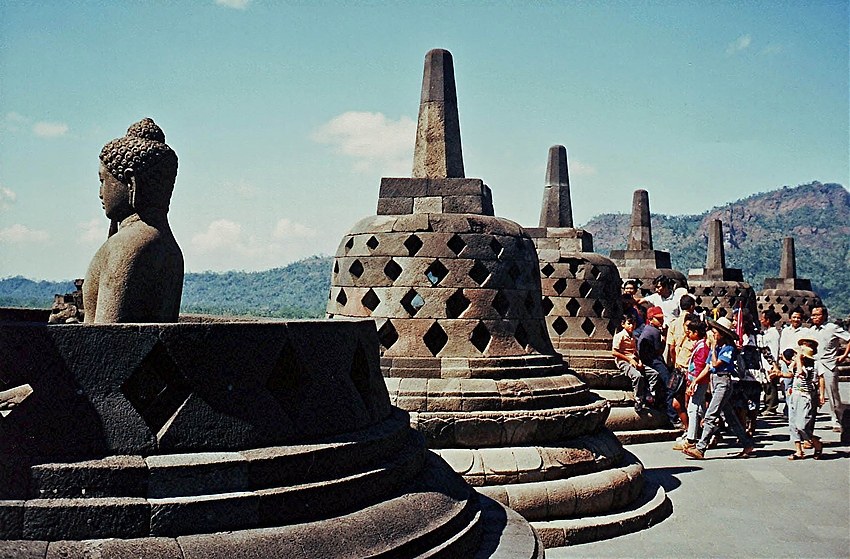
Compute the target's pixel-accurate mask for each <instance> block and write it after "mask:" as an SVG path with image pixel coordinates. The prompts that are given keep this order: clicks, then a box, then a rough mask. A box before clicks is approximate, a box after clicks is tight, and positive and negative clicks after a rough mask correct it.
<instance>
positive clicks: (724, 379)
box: [682, 317, 754, 460]
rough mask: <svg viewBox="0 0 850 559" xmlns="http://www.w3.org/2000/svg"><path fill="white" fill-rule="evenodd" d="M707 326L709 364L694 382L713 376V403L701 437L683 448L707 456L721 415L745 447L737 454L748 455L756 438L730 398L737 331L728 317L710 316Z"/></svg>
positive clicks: (694, 453) (751, 451) (698, 455)
mask: <svg viewBox="0 0 850 559" xmlns="http://www.w3.org/2000/svg"><path fill="white" fill-rule="evenodd" d="M706 322H707V324H708V327H709V328H710V329H711V335H710V336H709V338H708V339H709V348H710V349H711V352H710V354H709V359H708V362H709V366H708V367H706V368H705V369H703V371H702V372H701V373H700V374H699V376H697V378H696V379H695V381H694V382H699V381H700V380H702V379H703V378H705V376H707V375H710V378H711V403H709V405H708V409H707V410H706V412H705V420H704V421H703V430H702V436H701V437H700V439H699V441H698V442H697V444H696V446H693V447H691V446H688V447H686V448H684V449H683V450H682V452H684V453H685V454H687V455H688V456H689V457H691V458H696V459H697V460H702V459H703V458H705V451H706V449H707V448H708V444H709V441H711V437H712V435H714V434H715V433H716V432H717V431H719V430H720V423H721V420H720V415H721V413H722V414H723V418H724V419H725V420H726V424H727V425H728V426H729V428H731V429H732V432H733V433H734V434H735V436H736V437H737V438H738V442H739V443H740V444H741V446H742V447H743V450H742V451H741V452H740V453H739V454H738V457H742V458H746V457H748V456H750V455H751V454H752V453H753V450H754V442H753V439H752V438H751V437H750V436H749V435H747V432H746V430H744V426H743V425H741V422H740V421H739V420H738V417H737V416H736V415H735V411H734V410H733V409H732V405H731V402H730V399H731V397H732V373H733V372H734V371H735V361H736V354H735V352H736V351H737V350H736V349H735V342H734V340H735V338H736V337H737V336H736V334H735V331H734V330H733V329H732V321H731V320H729V319H728V318H726V317H723V318H719V319H718V320H716V321H715V320H711V319H708V320H707V321H706Z"/></svg>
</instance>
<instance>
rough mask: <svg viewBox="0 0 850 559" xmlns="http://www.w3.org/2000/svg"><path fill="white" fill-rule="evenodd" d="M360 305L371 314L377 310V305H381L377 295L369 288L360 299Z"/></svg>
mask: <svg viewBox="0 0 850 559" xmlns="http://www.w3.org/2000/svg"><path fill="white" fill-rule="evenodd" d="M360 303H361V304H362V305H363V306H364V307H366V308H367V309H369V313H370V314H371V313H372V312H373V311H374V310H375V309H377V308H378V305H380V304H381V299H380V298H379V297H378V294H377V293H375V290H374V289H371V288H370V289H369V291H367V292H366V294H365V295H363V297H362V298H361V299H360Z"/></svg>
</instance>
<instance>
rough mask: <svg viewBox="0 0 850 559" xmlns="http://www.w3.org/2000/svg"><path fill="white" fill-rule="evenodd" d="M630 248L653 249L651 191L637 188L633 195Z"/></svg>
mask: <svg viewBox="0 0 850 559" xmlns="http://www.w3.org/2000/svg"><path fill="white" fill-rule="evenodd" d="M628 249H629V250H652V223H651V221H650V218H649V192H647V191H646V190H635V193H634V196H633V197H632V222H631V227H630V231H629V246H628Z"/></svg>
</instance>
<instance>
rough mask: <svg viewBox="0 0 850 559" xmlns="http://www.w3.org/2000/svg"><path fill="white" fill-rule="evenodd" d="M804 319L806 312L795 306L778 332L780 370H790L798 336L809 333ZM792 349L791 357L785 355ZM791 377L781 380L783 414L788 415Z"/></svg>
mask: <svg viewBox="0 0 850 559" xmlns="http://www.w3.org/2000/svg"><path fill="white" fill-rule="evenodd" d="M804 320H806V314H805V312H804V311H803V308H802V307H795V308H794V309H792V310H791V315H790V316H789V317H788V324H787V325H786V326H785V328H783V329H782V331H781V332H780V333H779V366H780V368H781V370H782V371H784V372H788V371H790V370H791V364H792V361H793V359H794V357H793V356H794V355H795V352H796V351H797V349H796V348H797V343H798V342H799V341H800V338H805V337H807V336H808V335H809V329H808V328H807V327H805V326H803V321H804ZM789 349H790V350H793V351H792V352H791V353H790V355H791V358H790V359H789V358H787V357H786V352H787V350H789ZM791 380H792V379H791V378H788V377H785V378H783V379H782V381H783V391H784V392H785V415H786V416H787V415H788V404H789V401H788V394H790V393H791Z"/></svg>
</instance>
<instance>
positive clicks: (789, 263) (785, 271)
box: [779, 237, 797, 279]
mask: <svg viewBox="0 0 850 559" xmlns="http://www.w3.org/2000/svg"><path fill="white" fill-rule="evenodd" d="M779 277H780V278H782V279H796V277H797V256H796V253H795V251H794V237H785V238H784V239H782V255H781V257H780V260H779Z"/></svg>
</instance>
